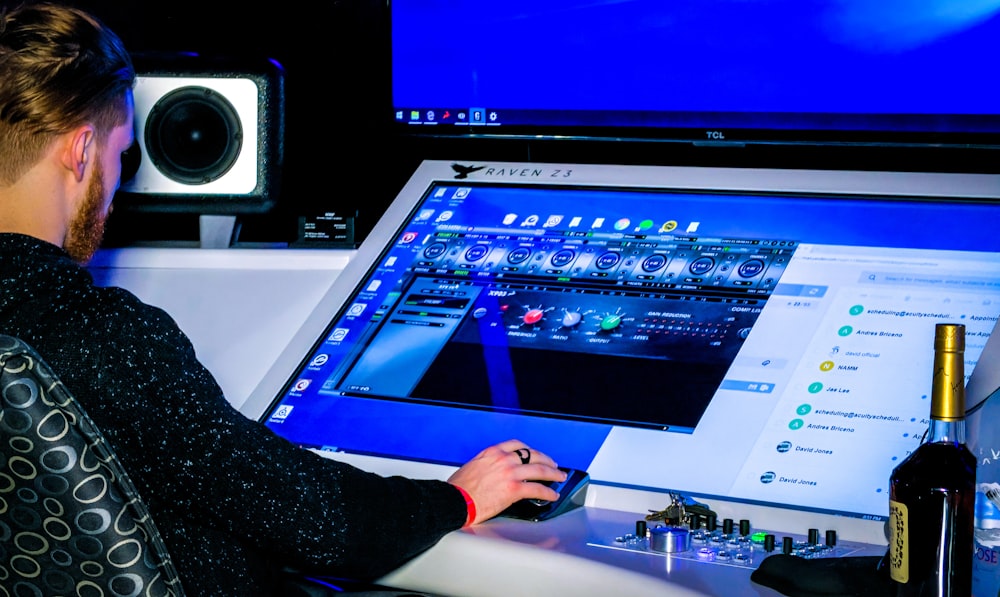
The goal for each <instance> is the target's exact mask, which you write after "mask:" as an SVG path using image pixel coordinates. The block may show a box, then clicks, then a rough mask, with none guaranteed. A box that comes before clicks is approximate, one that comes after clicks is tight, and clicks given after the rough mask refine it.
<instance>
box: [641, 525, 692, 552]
mask: <svg viewBox="0 0 1000 597" xmlns="http://www.w3.org/2000/svg"><path fill="white" fill-rule="evenodd" d="M649 547H650V549H652V550H653V551H658V552H660V553H680V552H682V551H687V550H689V549H691V533H690V532H689V531H688V530H687V529H685V528H683V527H673V526H670V527H655V528H652V529H649Z"/></svg>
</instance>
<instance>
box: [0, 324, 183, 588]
mask: <svg viewBox="0 0 1000 597" xmlns="http://www.w3.org/2000/svg"><path fill="white" fill-rule="evenodd" d="M0 584H2V585H3V586H4V587H6V588H7V590H8V591H10V593H11V594H12V595H78V594H79V595H85V594H95V595H99V594H104V595H148V596H157V597H160V596H174V597H181V596H183V594H184V590H183V588H182V587H181V583H180V579H179V578H178V576H177V571H176V570H175V568H174V565H173V564H172V563H171V560H170V556H169V554H168V553H167V550H166V547H165V546H164V544H163V541H162V540H161V538H160V534H159V531H157V530H156V526H155V525H154V524H153V520H152V518H151V517H150V515H149V512H148V511H147V509H146V505H145V504H144V503H143V501H142V499H141V498H140V497H139V494H138V492H137V491H136V489H135V486H133V485H132V482H131V481H130V480H129V478H128V476H127V475H126V474H125V471H124V469H122V466H121V464H120V463H119V462H118V459H117V458H116V456H115V454H114V452H113V451H112V450H111V447H110V446H109V445H108V444H107V442H105V440H104V437H103V436H102V435H101V432H100V430H98V429H97V427H96V426H95V425H94V423H93V422H92V421H91V420H90V418H89V417H88V416H87V414H86V413H85V412H84V410H83V408H82V407H81V406H80V405H79V404H78V403H77V402H76V400H75V399H74V398H73V396H72V395H71V394H70V392H69V391H68V390H67V389H66V387H65V386H63V385H62V383H61V382H60V381H59V379H58V378H57V377H56V375H55V374H54V373H53V372H52V370H51V369H50V368H49V367H48V365H46V364H45V362H44V361H43V360H42V358H41V357H40V356H39V355H38V353H37V352H35V350H34V349H32V348H31V347H30V346H28V345H27V344H25V343H24V342H23V341H21V340H19V339H17V338H14V337H12V336H7V335H0Z"/></svg>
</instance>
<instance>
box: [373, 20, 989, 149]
mask: <svg viewBox="0 0 1000 597" xmlns="http://www.w3.org/2000/svg"><path fill="white" fill-rule="evenodd" d="M390 11H391V29H392V34H391V35H392V50H391V53H392V58H391V60H392V63H391V64H392V106H393V121H394V123H395V127H396V130H397V131H401V132H403V133H407V134H415V135H445V136H512V137H521V136H523V137H527V138H536V137H539V136H540V137H543V138H559V137H571V138H575V137H581V138H591V137H598V138H601V137H603V138H626V139H647V140H674V141H688V142H707V143H720V142H721V143H824V144H829V143H833V144H840V143H848V144H879V145H881V144H887V145H894V144H902V145H956V146H1000V103H997V101H996V98H997V97H1000V79H998V78H997V77H995V76H993V75H992V74H991V73H992V72H993V69H994V65H993V63H994V62H995V58H996V55H997V44H996V40H997V39H1000V17H998V16H997V15H998V12H1000V4H998V3H996V2H972V1H967V2H947V1H944V0H926V1H921V2H901V1H898V0H877V1H876V0H838V1H818V2H801V1H798V0H750V1H748V0H678V1H671V2H662V1H660V0H624V1H615V2H590V1H582V0H552V1H549V2H524V1H516V2H503V3H489V4H485V5H484V4H483V3H482V2H473V1H470V0H455V1H452V2H416V1H413V0H397V1H394V2H392V3H391V7H390Z"/></svg>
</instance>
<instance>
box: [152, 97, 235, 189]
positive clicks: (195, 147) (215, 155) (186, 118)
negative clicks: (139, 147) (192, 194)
mask: <svg viewBox="0 0 1000 597" xmlns="http://www.w3.org/2000/svg"><path fill="white" fill-rule="evenodd" d="M145 138H146V148H147V153H148V155H147V156H146V157H147V158H149V159H150V160H151V161H152V162H153V163H154V164H156V167H157V168H158V169H159V170H160V171H161V172H162V173H163V174H164V175H165V176H167V177H168V178H171V179H173V180H175V181H177V182H181V183H185V184H206V183H209V182H212V181H213V180H215V179H217V178H219V177H220V176H222V175H224V174H225V173H226V172H227V171H228V170H229V169H230V168H231V167H232V166H233V164H234V163H235V162H236V158H238V157H239V155H240V147H241V145H242V140H243V129H242V127H241V126H240V119H239V116H238V115H237V113H236V110H235V109H234V108H233V106H232V104H230V103H229V101H228V100H226V98H225V97H223V96H222V95H221V94H219V93H216V92H215V91H213V90H211V89H208V88H205V87H182V88H179V89H176V90H174V91H172V92H170V93H168V94H166V95H164V96H163V97H162V98H160V100H159V101H158V102H156V104H155V105H154V106H153V108H152V109H151V110H150V112H149V117H148V119H147V121H146V132H145Z"/></svg>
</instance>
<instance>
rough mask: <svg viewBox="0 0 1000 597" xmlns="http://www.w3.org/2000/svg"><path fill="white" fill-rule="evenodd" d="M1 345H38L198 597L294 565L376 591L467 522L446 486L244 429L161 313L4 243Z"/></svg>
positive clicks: (0, 254) (42, 250) (253, 585)
mask: <svg viewBox="0 0 1000 597" xmlns="http://www.w3.org/2000/svg"><path fill="white" fill-rule="evenodd" d="M0 332H2V333H5V334H8V335H11V336H16V337H19V338H21V339H22V340H24V341H25V342H27V343H28V344H29V345H31V346H32V347H34V348H35V349H36V350H37V351H38V352H39V353H40V354H41V355H42V357H43V358H44V359H45V360H46V361H47V362H48V363H49V365H50V366H51V367H52V368H53V370H54V371H55V372H56V374H57V375H59V376H60V378H61V379H62V380H63V383H64V384H65V385H66V386H67V388H69V390H70V391H71V392H72V393H73V394H74V395H75V397H76V399H77V400H78V401H79V402H80V404H81V405H82V406H83V408H84V409H85V410H86V411H87V412H88V413H89V414H90V416H91V418H92V419H93V420H94V421H95V423H96V424H97V426H98V427H99V428H100V429H101V430H102V431H103V432H104V434H105V436H106V437H107V439H108V441H109V442H110V443H111V445H112V447H113V448H114V450H115V451H116V452H117V454H118V457H119V459H120V460H121V462H122V464H123V465H124V467H125V469H126V470H127V471H128V473H129V475H130V476H131V478H132V480H133V482H134V483H135V485H136V487H137V488H138V490H139V493H140V494H141V495H142V497H143V499H144V500H145V501H146V502H147V504H148V506H149V509H150V511H151V512H152V515H153V518H154V521H155V523H156V525H157V526H158V527H159V529H160V532H161V534H162V535H163V538H164V540H165V542H166V544H167V548H168V549H169V551H170V554H171V557H172V559H173V560H174V562H175V564H176V565H177V568H178V571H179V572H180V574H181V578H182V580H183V583H184V586H185V589H186V590H187V592H188V594H190V595H269V594H274V593H275V591H276V586H275V582H276V575H277V571H278V570H279V569H281V568H282V567H283V566H286V565H290V566H293V567H295V568H298V569H302V570H306V571H310V572H313V573H317V574H328V575H334V576H346V577H351V578H374V577H377V576H380V575H382V574H384V573H386V572H388V571H390V570H392V569H393V568H395V567H397V566H398V565H400V564H401V563H403V562H405V561H406V560H407V559H409V558H411V557H412V556H414V555H416V554H417V553H419V552H421V551H423V550H424V549H426V548H428V547H430V546H431V545H433V544H434V543H435V542H437V541H438V540H439V539H440V538H441V537H442V536H443V535H444V534H446V533H448V532H450V531H453V530H455V529H458V528H459V527H460V526H461V525H462V523H463V522H464V520H465V516H466V510H465V502H464V500H463V499H462V496H461V494H460V493H459V492H458V491H457V490H456V489H455V488H454V487H452V486H451V485H449V484H447V483H445V482H443V481H429V480H428V481H414V480H409V479H404V478H401V477H388V478H386V477H381V476H378V475H374V474H371V473H368V472H365V471H361V470H358V469H356V468H354V467H351V466H348V465H346V464H343V463H339V462H336V461H332V460H328V459H324V458H321V457H319V456H317V455H315V454H313V453H311V452H308V451H306V450H302V449H300V448H298V447H296V446H294V445H292V444H291V443H289V442H287V441H286V440H284V439H283V438H281V437H279V436H277V435H276V434H274V433H273V432H271V431H270V430H268V429H267V428H266V427H264V426H263V425H261V424H259V423H257V422H255V421H252V420H249V419H247V418H246V417H245V416H243V415H242V414H240V413H239V412H238V411H236V410H235V409H234V408H233V407H232V406H231V405H230V403H229V402H228V401H227V400H226V399H225V397H224V396H223V394H222V390H221V388H220V387H219V385H218V384H217V383H216V381H215V380H214V379H213V378H212V376H211V374H210V373H209V372H208V371H207V370H206V369H205V368H204V367H203V366H202V365H201V364H200V363H199V362H198V360H197V358H196V356H195V351H194V348H193V347H192V345H191V343H190V341H189V340H188V338H187V337H186V336H185V335H184V334H183V333H182V332H181V331H180V329H178V327H177V325H176V324H175V323H174V321H173V320H172V319H171V318H170V317H169V316H168V315H167V314H166V313H165V312H164V311H162V310H161V309H158V308H156V307H153V306H150V305H147V304H145V303H143V302H141V301H140V300H139V299H138V298H136V297H135V296H134V295H133V294H131V293H130V292H128V291H126V290H123V289H120V288H102V287H98V286H95V285H94V283H93V278H92V277H91V275H90V272H88V271H87V270H86V268H83V267H81V266H79V265H77V264H76V263H74V262H73V261H72V260H71V259H70V258H69V257H68V256H67V255H66V253H65V252H64V251H63V250H62V249H60V248H58V247H56V246H54V245H52V244H49V243H46V242H43V241H40V240H38V239H35V238H32V237H29V236H24V235H19V234H0Z"/></svg>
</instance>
